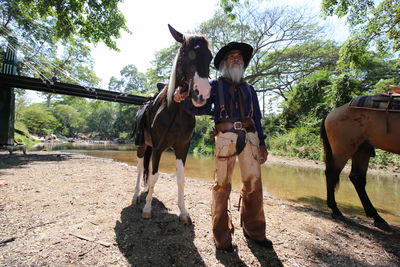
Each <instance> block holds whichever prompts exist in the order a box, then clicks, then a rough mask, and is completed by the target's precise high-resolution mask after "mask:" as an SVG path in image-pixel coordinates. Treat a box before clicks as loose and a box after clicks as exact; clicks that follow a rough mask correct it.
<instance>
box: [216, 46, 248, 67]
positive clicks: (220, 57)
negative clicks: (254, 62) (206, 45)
mask: <svg viewBox="0 0 400 267" xmlns="http://www.w3.org/2000/svg"><path fill="white" fill-rule="evenodd" d="M232 50H240V51H241V52H242V56H243V61H244V67H245V68H246V67H247V66H248V65H249V62H250V59H251V56H252V54H253V47H252V46H251V45H249V44H246V43H238V42H230V43H229V44H227V45H226V46H224V47H222V48H221V49H220V50H219V51H218V53H217V54H216V55H215V58H214V66H215V68H216V69H219V63H221V61H222V60H223V59H224V58H225V56H226V54H227V53H228V52H229V51H232Z"/></svg>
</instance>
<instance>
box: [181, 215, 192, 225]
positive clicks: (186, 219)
mask: <svg viewBox="0 0 400 267" xmlns="http://www.w3.org/2000/svg"><path fill="white" fill-rule="evenodd" d="M179 222H181V223H183V224H184V225H191V224H192V219H191V218H190V216H189V215H179Z"/></svg>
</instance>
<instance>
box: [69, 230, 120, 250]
mask: <svg viewBox="0 0 400 267" xmlns="http://www.w3.org/2000/svg"><path fill="white" fill-rule="evenodd" d="M69 234H70V235H72V236H75V237H77V238H79V239H82V240H85V241H89V242H93V243H96V244H99V245H102V246H105V247H107V248H108V247H110V246H111V245H112V244H111V243H108V242H105V241H98V240H94V239H93V238H90V237H87V236H83V235H77V234H73V233H69Z"/></svg>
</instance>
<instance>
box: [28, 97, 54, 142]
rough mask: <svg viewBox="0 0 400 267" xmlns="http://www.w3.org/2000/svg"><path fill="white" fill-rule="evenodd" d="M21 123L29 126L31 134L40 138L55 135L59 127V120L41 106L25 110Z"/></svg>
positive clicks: (36, 105) (33, 106) (34, 105)
mask: <svg viewBox="0 0 400 267" xmlns="http://www.w3.org/2000/svg"><path fill="white" fill-rule="evenodd" d="M21 121H22V122H23V123H24V124H25V125H26V126H27V128H28V129H29V132H31V133H33V134H37V135H39V136H45V135H48V134H51V133H54V129H56V127H57V126H58V125H59V122H58V121H57V119H56V118H55V117H54V116H53V115H52V114H51V113H50V112H49V111H48V110H47V109H46V108H45V107H43V105H41V104H33V105H31V106H29V107H28V108H26V109H24V110H23V111H22V114H21Z"/></svg>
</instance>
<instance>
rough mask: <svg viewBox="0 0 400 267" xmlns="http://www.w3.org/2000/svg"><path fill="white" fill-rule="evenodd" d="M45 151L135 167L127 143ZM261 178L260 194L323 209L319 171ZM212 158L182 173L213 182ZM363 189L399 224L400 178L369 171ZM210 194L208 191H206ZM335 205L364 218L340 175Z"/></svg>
mask: <svg viewBox="0 0 400 267" xmlns="http://www.w3.org/2000/svg"><path fill="white" fill-rule="evenodd" d="M48 149H49V150H60V151H68V152H74V153H82V154H86V155H90V156H94V157H101V158H110V159H113V160H115V161H118V162H124V163H127V164H128V165H133V166H136V164H137V159H136V152H135V151H133V149H132V147H131V146H124V145H90V146H79V145H78V146H77V145H72V144H68V145H56V146H52V147H48ZM159 170H160V171H161V172H165V173H175V156H174V154H173V152H164V153H163V155H162V157H161V162H160V168H159ZM261 171H262V180H263V187H264V193H266V194H268V195H270V196H273V197H277V198H281V199H286V200H290V201H294V202H298V203H301V204H306V205H309V206H312V207H314V208H318V209H324V210H327V207H326V187H325V175H324V173H323V170H320V169H314V168H305V167H294V166H288V165H280V164H271V163H269V164H268V163H267V164H265V165H263V166H262V169H261ZM213 172H214V161H213V159H212V158H211V157H198V156H193V155H190V154H189V155H188V158H187V160H186V168H185V175H186V177H190V178H193V179H198V180H206V181H213ZM232 185H233V188H235V189H240V187H241V182H240V171H239V166H238V164H236V166H235V170H234V172H233V178H232ZM366 189H367V192H368V195H369V197H370V199H371V201H372V203H373V204H374V206H375V208H376V209H377V210H378V212H379V214H380V215H381V216H382V217H383V218H384V219H385V220H387V222H388V223H390V224H394V225H400V179H399V178H398V177H395V174H393V175H392V176H384V175H382V176H377V175H371V174H369V175H368V177H367V188H366ZM210 197H211V194H210ZM336 201H337V202H338V207H339V208H340V209H341V211H342V212H343V213H344V214H345V215H346V214H347V215H357V216H361V217H365V213H364V210H363V208H362V205H361V202H360V200H359V198H358V196H357V193H356V191H355V189H354V187H353V185H352V183H351V182H350V180H349V179H348V177H347V176H346V175H345V174H343V175H342V176H341V180H340V187H339V189H338V190H337V193H336Z"/></svg>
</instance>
